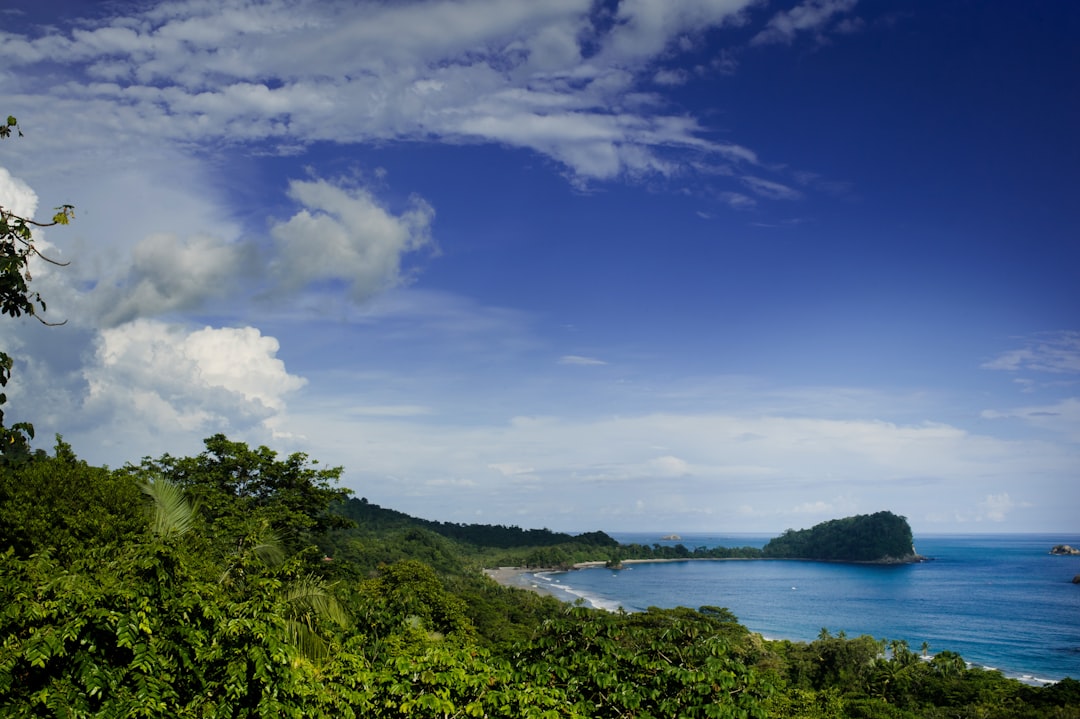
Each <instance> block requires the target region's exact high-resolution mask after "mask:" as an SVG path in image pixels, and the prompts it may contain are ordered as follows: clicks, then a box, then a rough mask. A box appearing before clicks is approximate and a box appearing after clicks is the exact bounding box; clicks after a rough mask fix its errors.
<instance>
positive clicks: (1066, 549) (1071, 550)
mask: <svg viewBox="0 0 1080 719" xmlns="http://www.w3.org/2000/svg"><path fill="white" fill-rule="evenodd" d="M1050 554H1080V549H1077V548H1076V547H1070V546H1069V545H1068V544H1056V545H1054V548H1053V549H1051V550H1050Z"/></svg>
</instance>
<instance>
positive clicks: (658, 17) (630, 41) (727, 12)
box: [605, 0, 757, 63]
mask: <svg viewBox="0 0 1080 719" xmlns="http://www.w3.org/2000/svg"><path fill="white" fill-rule="evenodd" d="M756 2H757V0H684V1H683V2H669V1H667V0H623V1H622V2H620V3H619V9H618V11H617V12H616V15H615V27H614V29H613V30H612V32H611V35H610V37H609V38H608V41H607V46H606V48H605V51H606V52H607V53H609V54H611V55H613V56H615V57H616V58H618V59H619V60H620V61H621V62H624V63H626V62H632V61H635V60H641V59H643V58H648V57H652V56H654V55H658V54H660V53H661V52H663V51H664V50H665V49H666V48H667V47H668V46H669V45H670V44H671V43H672V41H674V40H675V39H677V38H680V37H682V36H683V35H684V34H686V33H700V32H703V31H705V30H709V29H712V28H716V27H721V26H723V25H725V24H733V25H740V24H742V23H744V22H745V21H746V17H745V15H744V14H743V13H744V11H745V10H746V9H747V8H749V7H752V6H753V5H755V4H756Z"/></svg>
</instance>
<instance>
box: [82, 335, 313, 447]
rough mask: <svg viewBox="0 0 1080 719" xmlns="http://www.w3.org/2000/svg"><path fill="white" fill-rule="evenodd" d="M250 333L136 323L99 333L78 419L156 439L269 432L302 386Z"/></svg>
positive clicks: (267, 341)
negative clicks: (130, 428)
mask: <svg viewBox="0 0 1080 719" xmlns="http://www.w3.org/2000/svg"><path fill="white" fill-rule="evenodd" d="M277 351H278V342H277V340H276V339H274V338H273V337H264V336H263V335H262V334H261V333H260V332H259V331H258V330H257V329H255V328H253V327H243V328H235V329H234V328H221V329H214V328H210V327H206V328H204V329H201V330H196V331H194V332H189V331H187V330H186V329H184V328H182V327H179V326H176V325H168V324H165V323H162V322H158V321H153V320H137V321H135V322H131V323H128V324H125V325H122V326H120V327H115V328H112V329H106V330H103V331H102V332H101V333H100V336H99V338H98V342H97V346H96V353H95V356H94V358H93V362H92V363H91V364H90V365H89V366H87V367H86V368H85V369H84V371H83V374H84V377H85V381H86V383H87V387H88V390H87V396H86V400H85V407H84V411H86V412H88V413H91V414H94V415H98V416H102V415H104V416H106V417H108V419H109V421H118V422H119V423H120V424H122V425H139V426H141V427H143V428H145V430H147V431H156V432H164V433H168V432H203V433H209V432H211V431H224V430H242V429H246V428H249V427H251V426H253V425H260V424H264V425H268V426H269V424H273V422H274V421H275V420H277V419H280V416H281V415H282V414H283V413H284V412H285V397H286V396H287V395H288V394H290V393H292V392H295V391H296V390H298V389H300V388H301V387H302V386H303V385H304V384H305V380H304V379H303V378H301V377H296V376H294V375H291V374H289V373H288V371H287V370H286V369H285V365H284V363H283V362H282V361H281V360H279V359H277V358H276V357H275V355H276V354H277Z"/></svg>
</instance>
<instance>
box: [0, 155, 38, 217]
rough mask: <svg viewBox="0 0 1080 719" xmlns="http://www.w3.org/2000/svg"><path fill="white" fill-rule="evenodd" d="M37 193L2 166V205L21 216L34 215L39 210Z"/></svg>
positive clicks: (0, 172)
mask: <svg viewBox="0 0 1080 719" xmlns="http://www.w3.org/2000/svg"><path fill="white" fill-rule="evenodd" d="M37 205H38V196H37V193H35V192H34V190H33V189H32V188H31V187H30V185H28V184H26V183H25V182H23V181H22V180H20V179H19V178H18V177H15V176H14V175H12V174H11V173H10V172H8V171H7V169H6V168H3V167H0V207H3V208H4V209H5V210H7V211H8V212H11V213H13V214H16V215H19V216H20V217H27V218H29V217H33V216H34V213H35V212H37Z"/></svg>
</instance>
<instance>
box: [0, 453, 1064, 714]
mask: <svg viewBox="0 0 1080 719" xmlns="http://www.w3.org/2000/svg"><path fill="white" fill-rule="evenodd" d="M340 473H341V469H340V468H323V467H320V466H319V465H318V464H317V463H315V462H313V461H311V460H309V459H308V458H307V457H306V456H305V455H303V454H293V455H290V456H288V457H279V456H278V455H277V454H276V453H275V452H274V451H272V450H270V449H268V448H266V447H259V448H250V447H248V446H247V445H245V444H243V443H240V442H234V441H230V440H229V439H227V438H226V437H224V436H222V435H216V436H214V437H211V438H209V439H207V440H206V446H205V450H204V451H203V452H202V453H200V454H199V455H197V456H194V457H173V456H170V455H163V456H161V457H158V458H156V459H155V458H145V459H143V460H142V461H140V462H138V463H133V464H129V465H127V466H125V467H122V468H120V469H109V468H106V467H95V466H92V465H89V464H87V463H86V462H84V461H82V460H80V459H79V458H78V457H77V456H76V455H75V453H74V451H73V450H72V448H71V447H70V446H68V445H67V444H66V443H64V442H63V440H62V439H61V438H59V437H58V438H57V442H56V445H55V448H54V450H53V451H52V453H51V454H49V453H44V452H33V453H30V454H29V455H27V456H24V457H21V458H19V459H18V461H14V460H10V461H8V460H5V461H3V462H0V716H3V717H5V718H7V717H15V718H27V719H29V718H31V717H34V718H37V717H65V718H66V717H102V718H105V717H108V718H110V719H111V718H113V717H192V718H194V717H199V718H202V717H219V718H240V717H297V718H299V717H304V718H309V717H311V718H321V717H326V718H329V717H334V718H335V719H336V718H337V717H346V718H348V717H374V718H380V717H419V718H427V717H431V718H432V719H434V718H435V717H440V718H445V717H507V718H510V717H513V718H515V719H517V718H518V717H526V718H528V717H533V718H537V719H562V718H566V719H585V718H591V717H603V718H608V717H610V718H612V719H614V718H616V717H620V718H622V717H638V718H645V717H665V718H666V717H714V718H715V717H721V718H722V717H732V718H734V717H741V718H751V717H752V718H756V719H765V718H766V717H780V718H784V717H811V718H820V719H826V718H828V719H832V718H839V717H865V718H869V719H876V718H879V717H880V718H882V719H907V718H914V717H931V718H936V717H942V718H944V717H957V716H959V717H976V716H978V717H990V718H991V719H1021V718H1023V719H1026V718H1029V717H1074V718H1075V717H1080V682H1077V681H1074V680H1072V679H1066V680H1063V681H1061V682H1058V683H1056V684H1053V685H1050V686H1046V687H1032V686H1027V685H1024V684H1022V683H1020V682H1018V681H1015V680H1012V679H1007V678H1005V677H1003V676H1002V675H1001V674H1000V673H998V672H994V671H989V670H984V669H978V668H969V667H967V666H966V664H965V662H964V660H963V659H962V657H960V656H959V655H957V654H955V653H953V652H949V651H939V652H937V653H936V654H934V655H933V656H932V657H929V656H922V655H920V654H919V653H918V652H916V651H913V650H911V649H910V648H909V647H908V645H907V644H906V643H905V642H904V641H901V640H895V639H894V640H892V641H889V640H887V639H886V638H876V637H869V636H860V637H851V638H849V637H847V636H845V635H844V633H843V632H842V631H839V632H837V633H835V634H833V633H831V632H829V631H826V630H823V631H822V633H821V635H820V637H819V638H818V639H817V640H815V641H813V642H791V641H770V640H765V639H763V638H762V637H761V636H760V635H758V634H755V633H752V632H750V631H748V630H747V629H746V628H745V627H744V626H742V625H741V624H740V623H739V621H738V618H737V617H735V616H733V615H732V614H731V612H729V611H728V610H726V609H724V608H722V607H699V608H696V609H695V608H680V609H655V608H654V609H649V610H648V611H645V612H639V613H624V612H604V611H600V610H593V609H589V608H586V607H584V606H576V605H568V604H563V603H561V602H559V601H557V600H555V599H553V598H551V597H543V596H539V595H536V594H533V593H530V592H527V591H522V590H518V589H513V588H507V587H503V586H500V585H498V584H496V583H495V582H493V581H492V580H490V579H489V578H488V577H486V576H485V575H484V573H483V571H482V568H483V567H490V566H498V565H514V566H525V565H529V564H533V565H535V566H551V565H552V564H553V563H559V562H569V563H573V562H576V561H585V560H590V559H591V560H597V559H600V560H608V559H611V558H613V557H617V556H619V555H620V554H630V553H634V552H642V553H651V554H652V555H654V556H655V555H658V554H660V553H665V552H668V551H672V552H674V553H676V554H681V553H683V552H685V553H687V554H690V555H693V554H694V553H695V552H696V550H690V549H687V548H686V547H682V549H681V550H680V549H679V547H681V546H682V545H676V547H660V546H659V545H655V546H654V547H649V548H647V549H645V548H641V547H635V546H634V545H619V544H618V543H617V542H615V541H614V540H613V539H612V538H611V537H609V536H608V535H606V534H604V533H602V532H592V533H587V534H579V535H570V534H563V533H559V532H551V531H549V530H546V529H529V530H526V529H521V528H518V527H506V526H501V527H500V526H494V527H493V526H485V525H461V524H451V523H443V522H438V521H432V520H420V519H416V518H413V517H410V516H408V515H406V514H403V513H401V512H396V511H394V510H390V509H384V508H381V507H378V506H377V505H375V504H372V503H369V502H367V501H366V500H363V499H357V498H353V497H350V496H349V493H348V492H347V491H345V490H343V489H341V488H340V487H339V486H338V485H337V480H338V477H339V476H340ZM884 515H887V516H884ZM869 517H870V518H871V520H870V523H869V524H868V523H867V522H868V520H867V519H865V518H858V517H856V518H849V520H839V522H840V524H839V525H833V524H831V523H825V525H819V526H818V527H815V528H813V529H812V530H807V531H808V532H809V533H805V532H795V531H790V532H785V533H784V534H783V535H782V536H781V537H778V538H777V539H776V540H774V542H777V544H776V545H775V546H773V545H772V543H770V546H773V549H771V550H770V549H769V546H767V547H766V548H765V550H756V551H758V552H759V553H760V554H762V555H764V554H766V553H768V552H777V553H779V554H785V553H786V554H788V555H789V556H796V555H800V554H807V553H808V552H809V553H810V554H809V555H807V556H808V557H813V558H821V559H837V558H838V557H837V555H836V552H841V551H842V552H843V553H842V556H843V558H845V559H851V560H852V561H865V560H864V559H859V558H857V557H853V556H852V555H851V554H850V553H849V552H855V553H856V554H859V556H863V554H865V553H866V552H869V554H872V555H874V559H873V560H870V561H874V560H876V559H880V558H881V557H886V556H888V557H896V556H900V555H899V549H901V548H910V534H908V535H907V536H906V537H904V536H901V535H903V534H904V533H903V531H902V530H903V527H906V522H904V525H903V527H901V526H900V525H899V523H897V522H896V521H895V520H894V519H892V518H891V517H892V515H888V513H879V514H876V515H869ZM873 518H876V519H873ZM900 519H902V518H900ZM868 527H869V528H871V529H872V528H874V527H877V528H878V529H877V530H874V531H872V532H870V531H869V529H867V528H868ZM883 527H885V528H887V527H892V531H889V532H885V533H884V534H885V535H888V541H886V538H885V536H883V534H882V531H878V530H880V529H881V528H883ZM849 530H850V531H849ZM838 531H839V534H837V532H838ZM864 532H869V533H866V534H864ZM849 534H850V535H851V536H853V537H861V538H862V539H860V541H859V542H854V543H852V542H848V541H847V540H844V541H839V540H837V537H843V536H848V535H849ZM901 539H906V540H907V541H906V544H905V543H903V542H900V540H901ZM901 545H903V546H901ZM823 547H824V548H827V550H828V551H825V549H822V548H823ZM845 547H846V548H847V549H843V548H845ZM868 547H869V548H870V549H868ZM725 551H727V552H731V553H733V554H735V555H738V554H740V553H742V552H744V551H745V548H743V549H731V550H725ZM823 551H825V553H826V554H828V555H830V556H820V557H819V556H817V555H818V554H821V552H823ZM833 629H834V630H842V629H843V628H842V627H835V628H833ZM911 639H912V640H913V641H917V640H918V638H917V637H913V638H911Z"/></svg>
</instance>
